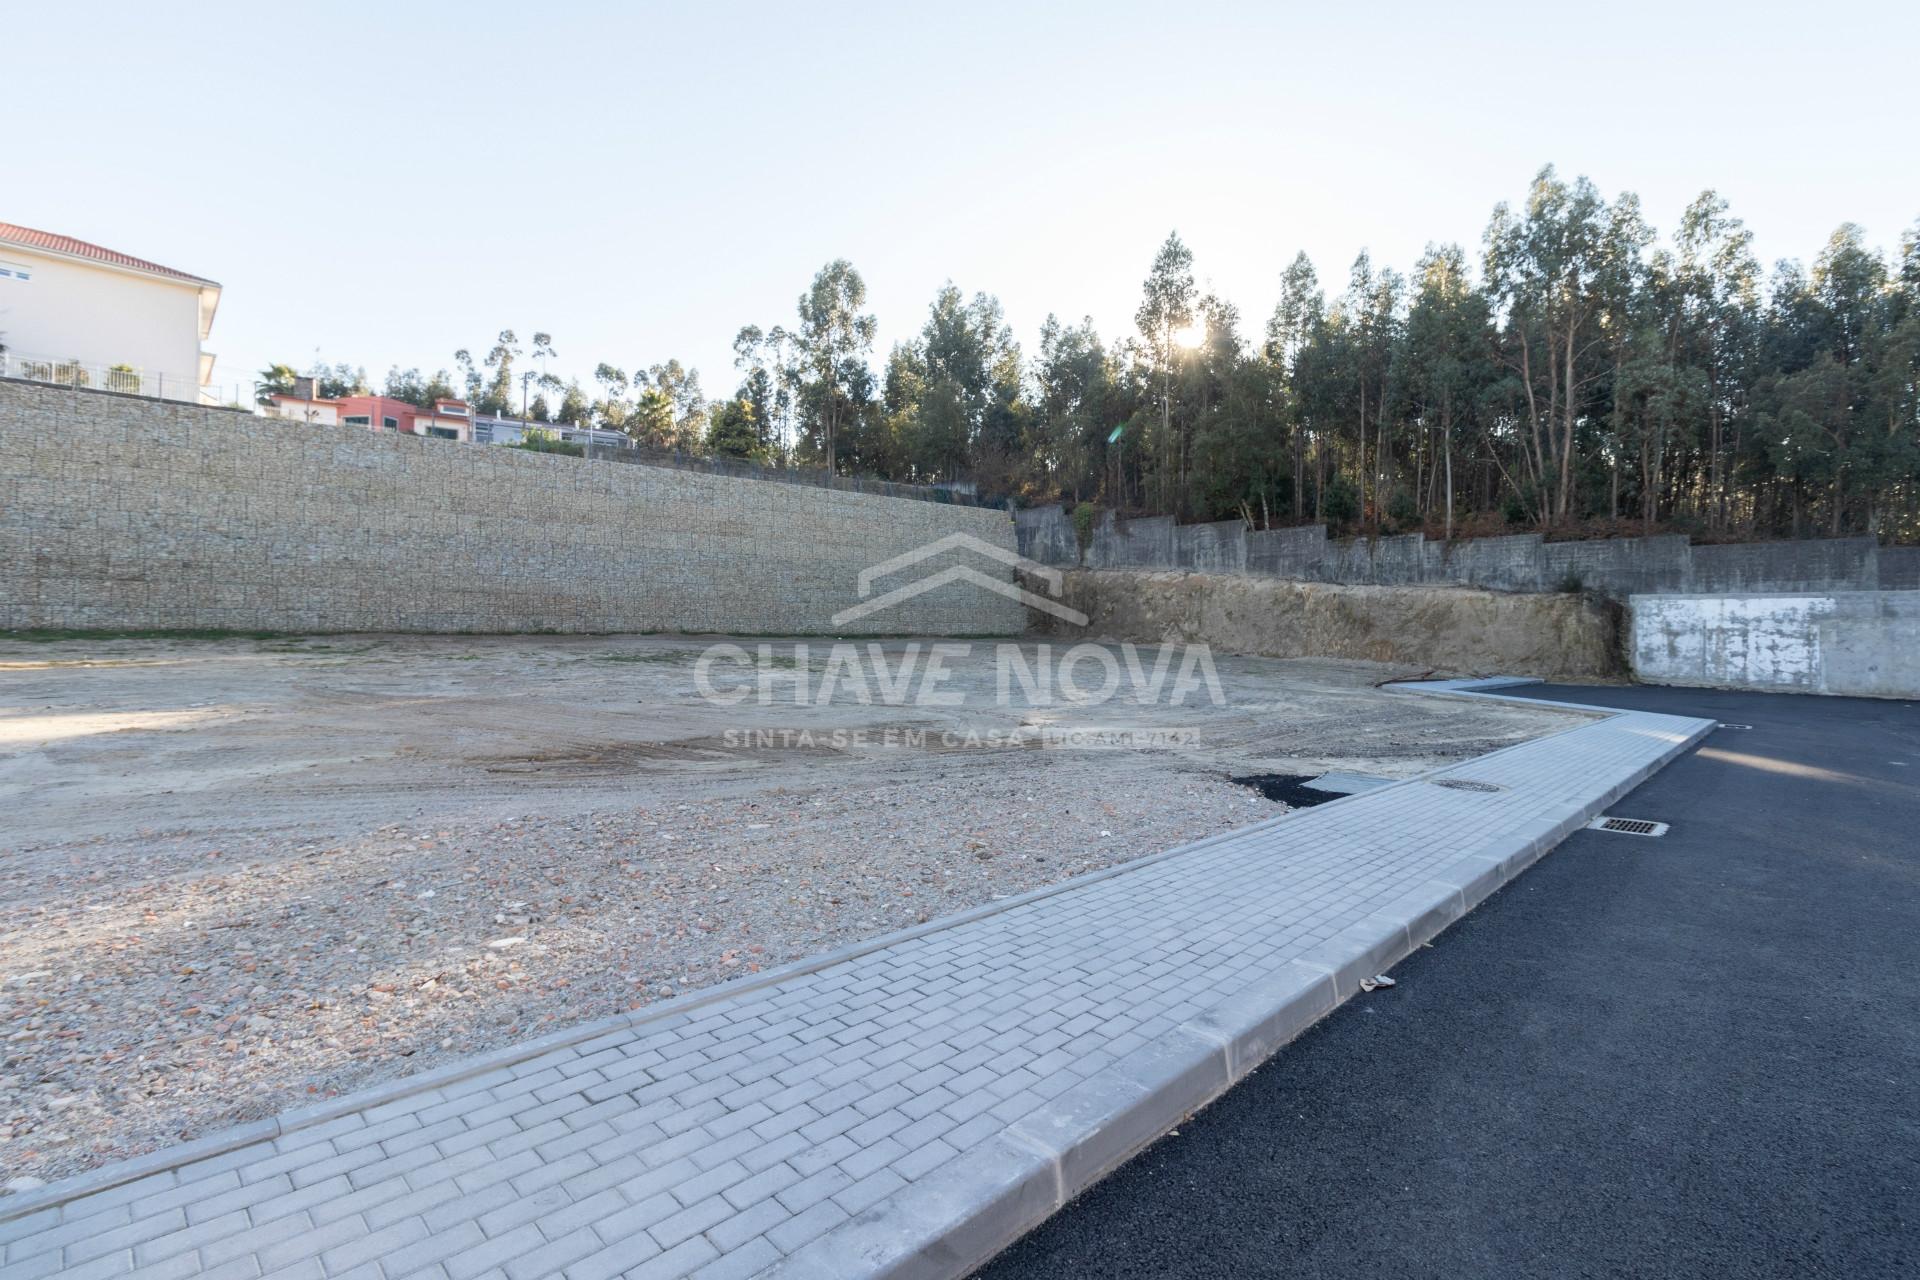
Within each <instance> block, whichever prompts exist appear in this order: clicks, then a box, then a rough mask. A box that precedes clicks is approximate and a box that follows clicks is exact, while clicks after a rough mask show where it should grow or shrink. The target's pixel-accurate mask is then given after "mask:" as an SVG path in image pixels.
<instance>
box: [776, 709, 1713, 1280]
mask: <svg viewBox="0 0 1920 1280" xmlns="http://www.w3.org/2000/svg"><path fill="white" fill-rule="evenodd" d="M1440 683H1442V684H1443V686H1444V687H1442V688H1437V689H1431V690H1429V689H1424V688H1420V687H1419V686H1409V685H1400V686H1390V687H1393V688H1395V689H1396V690H1398V691H1403V692H1419V693H1423V694H1429V695H1430V696H1432V695H1437V696H1450V697H1459V698H1487V699H1492V700H1497V701H1503V702H1523V703H1527V704H1529V705H1532V706H1570V705H1572V704H1564V703H1547V702H1542V701H1541V700H1538V699H1523V698H1512V697H1504V696H1502V695H1499V694H1492V693H1483V692H1478V691H1477V690H1478V689H1481V688H1500V687H1507V686H1510V685H1516V684H1528V683H1533V681H1529V680H1524V679H1515V678H1500V679H1496V680H1490V681H1485V682H1481V681H1446V682H1440ZM1577 709H1581V710H1594V711H1600V712H1604V713H1605V714H1606V716H1607V717H1608V718H1612V717H1614V716H1618V715H1622V714H1630V713H1622V712H1620V711H1618V710H1617V709H1615V708H1607V707H1579V708H1577ZM1666 718H1667V719H1672V720H1675V721H1677V722H1678V723H1680V724H1685V725H1689V726H1690V727H1689V728H1688V730H1687V731H1686V732H1685V733H1684V734H1683V735H1682V736H1680V737H1678V738H1676V739H1675V740H1674V741H1673V742H1672V743H1670V744H1669V745H1668V746H1667V747H1666V748H1665V749H1664V750H1663V751H1662V752H1661V754H1660V755H1659V757H1658V758H1657V759H1655V760H1654V761H1652V762H1651V763H1648V764H1645V765H1641V766H1638V767H1635V768H1633V769H1631V770H1629V771H1628V772H1627V773H1626V774H1624V775H1623V776H1621V777H1619V778H1616V779H1613V780H1612V781H1610V782H1609V783H1608V784H1607V785H1606V786H1605V787H1604V788H1602V789H1601V790H1600V791H1599V792H1598V793H1597V794H1596V795H1595V796H1594V797H1592V798H1591V799H1589V800H1588V801H1586V802H1585V803H1583V804H1581V805H1580V806H1579V807H1578V808H1577V809H1576V810H1575V811H1574V812H1572V813H1570V814H1568V815H1566V816H1564V817H1562V818H1560V819H1558V820H1542V821H1538V822H1534V823H1528V824H1525V825H1523V826H1520V827H1517V828H1514V829H1512V830H1510V831H1508V832H1505V833H1503V834H1502V836H1500V837H1498V838H1495V839H1490V840H1487V841H1483V842H1482V843H1481V844H1480V845H1479V846H1476V847H1473V848H1470V849H1468V850H1465V851H1463V854H1462V856H1461V858H1460V859H1459V860H1458V861H1456V862H1455V863H1453V864H1452V865H1450V866H1448V867H1447V868H1445V869H1444V870H1443V871H1441V872H1440V873H1439V874H1437V875H1436V876H1435V877H1434V878H1433V879H1431V880H1429V881H1428V882H1427V883H1426V884H1424V885H1422V886H1420V887H1419V888H1417V889H1414V890H1411V891H1409V892H1408V893H1406V894H1404V895H1402V897H1401V898H1400V899H1398V900H1397V901H1395V902H1393V903H1391V904H1389V905H1388V906H1386V907H1384V908H1382V909H1380V910H1378V911H1375V912H1373V913H1372V914H1370V915H1368V916H1366V917H1364V918H1362V919H1361V920H1359V921H1357V922H1355V923H1353V924H1350V925H1348V926H1347V927H1346V928H1345V929H1344V930H1342V931H1341V932H1340V933H1338V934H1337V935H1335V936H1334V937H1333V938H1331V939H1329V940H1328V941H1327V942H1325V943H1323V944H1321V946H1320V947H1318V948H1316V949H1315V950H1314V951H1313V952H1310V953H1309V954H1308V955H1306V956H1304V957H1302V958H1301V959H1298V960H1295V961H1293V962H1291V963H1290V964H1288V965H1287V966H1286V967H1285V968H1283V969H1281V970H1280V971H1279V972H1277V973H1275V974H1272V975H1270V976H1268V977H1266V978H1263V979H1262V980H1261V981H1259V982H1257V983H1255V984H1253V985H1252V986H1249V987H1246V988H1244V989H1242V990H1240V991H1238V992H1236V993H1234V994H1233V995H1232V996H1230V997H1228V998H1227V999H1225V1000H1223V1001H1221V1002H1220V1003H1219V1004H1217V1005H1215V1006H1213V1007H1212V1008H1211V1009H1209V1010H1208V1011H1207V1012H1205V1013H1203V1014H1201V1015H1199V1016H1198V1017H1196V1018H1194V1019H1192V1020H1190V1021H1188V1022H1187V1023H1184V1024H1183V1025H1181V1026H1179V1027H1177V1028H1175V1029H1174V1030H1173V1031H1172V1032H1170V1033H1168V1034H1166V1035H1163V1036H1161V1037H1160V1038H1159V1039H1157V1040H1155V1041H1154V1042H1153V1043H1151V1044H1149V1045H1146V1046H1144V1047H1143V1048H1141V1049H1139V1050H1137V1051H1135V1052H1134V1053H1132V1054H1130V1055H1129V1056H1127V1057H1126V1058H1123V1059H1121V1060H1120V1061H1119V1062H1116V1063H1114V1064H1113V1065H1111V1066H1109V1067H1107V1068H1106V1069H1104V1070H1102V1071H1100V1072H1097V1073H1096V1074H1094V1075H1092V1076H1090V1077H1088V1078H1087V1079H1086V1080H1084V1081H1082V1082H1081V1083H1080V1084H1078V1085H1076V1086H1074V1087H1073V1088H1071V1089H1069V1090H1067V1091H1066V1092H1065V1093H1062V1094H1060V1095H1059V1096H1058V1097H1057V1098H1055V1099H1054V1100H1053V1101H1051V1102H1050V1103H1048V1104H1047V1105H1045V1106H1044V1107H1042V1108H1041V1109H1040V1110H1039V1111H1037V1112H1035V1113H1034V1114H1032V1115H1029V1116H1027V1117H1026V1118H1024V1119H1022V1120H1020V1121H1019V1122H1018V1123H1017V1124H1015V1125H1013V1126H1012V1127H1011V1128H1010V1129H1009V1130H1008V1131H1007V1132H1006V1133H1004V1134H1003V1135H1001V1136H1000V1137H999V1138H996V1139H994V1140H993V1141H991V1142H989V1143H987V1144H986V1145H985V1146H984V1147H983V1148H981V1149H980V1150H979V1151H977V1152H975V1153H973V1154H972V1155H970V1156H969V1157H967V1158H965V1159H963V1160H961V1161H957V1162H955V1163H954V1164H953V1165H952V1166H950V1167H949V1168H948V1169H946V1170H944V1171H943V1173H942V1176H940V1177H938V1178H936V1179H928V1180H926V1181H923V1182H918V1183H914V1184H912V1185H910V1186H908V1187H905V1188H903V1189H901V1190H900V1191H898V1192H896V1193H895V1194H894V1195H892V1196H890V1197H888V1198H887V1199H886V1200H883V1201H881V1202H880V1203H879V1204H876V1205H874V1206H872V1207H871V1208H869V1209H867V1210H866V1211H865V1212H863V1213H860V1214H858V1215H856V1216H855V1217H854V1218H853V1219H852V1220H850V1221H848V1222H846V1223H844V1224H842V1225H841V1226H839V1227H837V1228H835V1229H834V1230H833V1231H830V1232H828V1233H827V1234H826V1235H825V1236H822V1237H820V1238H819V1239H817V1240H815V1241H814V1242H813V1243H812V1244H810V1245H809V1246H807V1247H806V1248H804V1249H802V1250H800V1251H799V1252H798V1253H795V1254H792V1255H791V1256H789V1257H787V1258H784V1259H782V1260H781V1261H780V1262H778V1263H776V1264H774V1265H773V1266H771V1267H769V1268H767V1269H766V1270H764V1271H762V1272H760V1273H759V1274H760V1275H761V1276H764V1277H769V1278H777V1280H843V1278H844V1277H849V1276H872V1277H887V1278H888V1280H909V1278H910V1280H951V1278H953V1277H959V1276H965V1275H967V1274H968V1273H970V1272H972V1271H973V1270H975V1269H976V1268H978V1267H980V1266H982V1265H983V1264H985V1263H986V1262H988V1261H989V1260H991V1259H992V1258H993V1257H994V1256H995V1255H996V1254H998V1253H999V1252H1000V1251H1001V1250H1003V1249H1005V1248H1006V1247H1007V1246H1008V1245H1010V1244H1012V1243H1013V1242H1014V1241H1015V1240H1017V1239H1019V1238H1020V1237H1021V1236H1023V1235H1025V1234H1026V1233H1027V1232H1029V1231H1031V1230H1032V1229H1034V1228H1035V1227H1037V1226H1039V1225H1040V1224H1041V1223H1042V1222H1044V1221H1046V1219H1048V1218H1050V1217H1052V1216H1053V1214H1055V1213H1056V1212H1058V1211H1059V1210H1060V1209H1061V1208H1063V1207H1064V1206H1065V1205H1066V1204H1067V1203H1068V1202H1069V1201H1071V1200H1073V1199H1074V1198H1075V1197H1076V1196H1078V1195H1080V1194H1081V1193H1082V1192H1084V1191H1086V1190H1087V1188H1089V1187H1091V1186H1092V1185H1093V1184H1094V1183H1096V1182H1098V1181H1099V1180H1100V1179H1101V1178H1102V1177H1104V1176H1106V1175H1107V1174H1108V1173H1111V1172H1112V1171H1113V1170H1114V1169H1116V1168H1118V1167H1119V1166H1120V1165H1121V1164H1123V1163H1125V1162H1126V1160H1127V1159H1128V1158H1130V1157H1131V1156H1133V1155H1135V1154H1137V1153H1138V1152H1140V1151H1141V1150H1143V1149H1145V1148H1146V1147H1147V1146H1149V1145H1151V1144H1152V1143H1153V1142H1155V1141H1157V1140H1159V1139H1160V1138H1161V1137H1163V1136H1164V1135H1165V1134H1166V1133H1167V1132H1168V1131H1170V1130H1171V1129H1173V1128H1174V1127H1175V1126H1177V1125H1179V1124H1180V1123H1181V1122H1182V1121H1183V1120H1184V1119H1185V1118H1186V1117H1188V1116H1189V1115H1191V1114H1193V1113H1194V1112H1195V1111H1198V1110H1200V1109H1201V1108H1203V1107H1205V1106H1206V1105H1208V1104H1209V1103H1211V1102H1212V1101H1213V1100H1214V1099H1216V1098H1218V1097H1219V1096H1220V1095H1221V1094H1223V1093H1225V1092H1226V1091H1227V1090H1228V1089H1229V1088H1231V1087H1232V1086H1233V1085H1234V1084H1236V1083H1238V1082H1239V1081H1240V1080H1241V1079H1243V1078H1244V1077H1245V1076H1246V1075H1247V1074H1248V1073H1249V1072H1251V1071H1253V1070H1254V1069H1255V1068H1257V1067H1258V1066H1260V1065H1261V1064H1262V1063H1263V1062H1265V1061H1266V1060H1267V1059H1268V1058H1270V1057H1272V1056H1273V1054H1275V1053H1276V1052H1278V1051H1279V1050H1280V1049H1281V1048H1283V1047H1285V1046H1286V1045H1287V1044H1288V1043H1289V1042H1290V1041H1292V1040H1293V1039H1294V1038H1295V1037H1296V1036H1298V1035H1299V1034H1300V1033H1301V1032H1303V1031H1305V1030H1306V1029H1307V1028H1308V1027H1310V1026H1312V1025H1313V1024H1314V1023H1315V1022H1317V1021H1319V1019H1321V1018H1322V1017H1324V1016H1326V1015H1327V1014H1328V1013H1331V1012H1332V1011H1333V1010H1334V1009H1336V1008H1338V1007H1339V1006H1340V1005H1341V1004H1343V1003H1344V1002H1345V1001H1347V1000H1348V999H1350V998H1351V997H1352V996H1354V995H1355V994H1356V993H1357V992H1358V991H1359V984H1360V982H1361V981H1362V980H1363V979H1365V978H1368V977H1371V976H1372V975H1374V974H1377V973H1381V972H1384V971H1386V970H1387V969H1390V968H1391V967H1392V966H1393V965H1394V964H1396V963H1398V962H1399V961H1401V960H1403V959H1405V958H1406V957H1407V956H1408V955H1410V954H1412V953H1413V952H1414V951H1415V950H1417V949H1418V948H1420V947H1421V946H1423V945H1424V944H1426V943H1427V942H1429V941H1431V940H1432V939H1433V938H1434V937H1436V936H1437V935H1439V934H1440V933H1441V932H1442V931H1443V930H1445V929H1446V927H1447V926H1448V925H1450V924H1452V923H1453V922H1454V921H1456V920H1458V919H1459V918H1460V917H1462V916H1464V915H1465V914H1466V913H1467V912H1469V911H1471V910H1472V909H1473V908H1474V907H1475V906H1477V905H1479V904H1480V903H1481V902H1483V901H1485V900H1486V899H1487V898H1488V897H1490V896H1491V895H1492V894H1493V893H1494V892H1495V891H1497V890H1498V889H1500V888H1502V887H1503V886H1505V885H1506V884H1507V883H1508V882H1510V881H1512V880H1513V879H1514V878H1515V877H1517V876H1518V875H1519V874H1520V873H1521V872H1523V871H1525V870H1526V869H1527V868H1528V867H1530V866H1532V865H1533V864H1534V863H1535V862H1537V861H1538V860H1539V859H1540V858H1541V857H1542V856H1544V855H1545V854H1546V853H1547V852H1549V851H1550V850H1552V849H1553V848H1554V847H1555V846H1556V845H1558V844H1559V843H1560V842H1561V841H1563V840H1565V839H1566V838H1567V837H1568V836H1569V835H1571V834H1572V833H1573V832H1574V831H1577V830H1579V829H1580V828H1581V827H1584V826H1585V825H1586V824H1587V823H1588V822H1589V821H1590V820H1592V818H1594V817H1595V816H1596V815H1598V814H1600V813H1601V812H1603V811H1604V810H1605V809H1606V808H1607V807H1608V806H1609V805H1611V804H1612V803H1613V802H1614V801H1615V800H1617V799H1619V798H1620V797H1621V796H1623V795H1625V794H1626V793H1627V792H1629V791H1631V790H1633V788H1635V787H1637V786H1639V785H1640V784H1641V783H1642V782H1644V781H1646V779H1647V778H1649V777H1651V776H1652V775H1653V774H1654V773H1656V772H1658V771H1659V770H1660V769H1661V768H1664V767H1665V766H1666V765H1667V764H1668V763H1670V762H1671V761H1672V760H1674V759H1675V758H1676V757H1678V756H1680V755H1681V754H1683V753H1684V752H1686V751H1688V750H1690V749H1691V748H1692V747H1693V746H1694V745H1695V744H1697V743H1698V742H1699V741H1700V740H1701V739H1702V738H1704V737H1705V736H1706V735H1707V734H1709V733H1711V732H1713V730H1714V729H1716V728H1717V727H1718V725H1717V724H1716V723H1715V722H1713V721H1711V720H1693V721H1688V720H1686V719H1684V718H1682V717H1666ZM1582 727H1584V726H1582ZM1570 732H1571V730H1570ZM1549 736H1552V735H1549ZM1531 741H1533V742H1538V741H1540V739H1533V740H1531ZM1518 745H1519V746H1526V745H1528V744H1527V743H1521V744H1518ZM1514 749H1515V748H1512V747H1509V748H1503V749H1502V751H1499V752H1489V753H1488V755H1486V756H1480V757H1477V758H1476V759H1475V760H1474V761H1471V762H1468V765H1469V767H1470V766H1471V764H1475V763H1478V762H1479V761H1482V760H1485V759H1487V758H1489V757H1490V756H1493V755H1500V754H1504V752H1505V751H1510V750H1514ZM1460 767H1461V766H1459V765H1453V766H1448V770H1453V769H1458V768H1460ZM1433 772H1436V773H1437V772H1442V771H1441V770H1435V771H1433ZM1425 776H1429V775H1423V778H1424V777H1425ZM1421 780H1422V779H1418V778H1417V779H1409V780H1407V781H1406V782H1402V783H1397V784H1394V785H1399V786H1405V785H1412V784H1415V783H1418V782H1420V781H1421ZM1362 794H1365V793H1362ZM1335 803H1338V802H1335Z"/></svg>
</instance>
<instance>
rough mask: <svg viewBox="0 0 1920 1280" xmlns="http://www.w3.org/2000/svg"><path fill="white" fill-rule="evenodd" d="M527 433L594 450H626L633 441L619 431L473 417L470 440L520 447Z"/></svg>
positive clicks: (498, 417) (517, 419)
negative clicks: (538, 433)
mask: <svg viewBox="0 0 1920 1280" xmlns="http://www.w3.org/2000/svg"><path fill="white" fill-rule="evenodd" d="M529 431H544V432H546V433H548V434H549V435H552V436H555V437H557V438H558V439H559V440H560V441H561V443H563V444H589V443H590V444H592V445H593V447H594V448H596V449H629V448H632V447H633V439H632V438H631V437H630V436H627V435H625V434H624V433H622V432H619V431H608V430H606V429H605V428H603V427H576V426H571V425H568V424H567V423H564V422H529V421H527V420H526V419H524V418H503V417H500V416H498V415H497V414H488V413H476V414H475V415H473V438H474V440H475V441H476V442H478V443H480V444H519V443H520V442H521V441H523V440H525V439H526V438H527V433H528V432H529Z"/></svg>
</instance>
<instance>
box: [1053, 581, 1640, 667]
mask: <svg viewBox="0 0 1920 1280" xmlns="http://www.w3.org/2000/svg"><path fill="white" fill-rule="evenodd" d="M1065 579H1066V580H1065V593H1064V595H1063V597H1062V598H1063V599H1064V600H1065V602H1066V603H1067V604H1069V605H1071V606H1072V607H1073V608H1075V609H1078V610H1080V611H1081V612H1082V613H1085V614H1086V615H1087V616H1088V618H1089V620H1090V621H1089V623H1088V625H1087V626H1086V627H1085V628H1079V627H1074V626H1071V625H1069V624H1066V623H1062V622H1056V621H1054V620H1052V619H1049V618H1046V617H1044V616H1043V615H1039V614H1036V615H1035V625H1036V628H1037V629H1040V630H1051V631H1052V633H1053V634H1056V635H1058V636H1060V637H1062V638H1063V639H1065V638H1069V637H1078V638H1083V639H1093V638H1099V639H1109V640H1131V641H1135V642H1136V643H1148V644H1154V643H1159V642H1160V641H1162V640H1164V639H1167V638H1168V637H1172V638H1175V639H1180V640H1187V641H1201V642H1204V643H1206V644H1208V645H1210V646H1212V647H1213V648H1215V649H1218V650H1220V651H1221V652H1223V653H1243V654H1253V655H1257V656H1260V657H1273V658H1303V657H1321V658H1361V659H1366V660H1368V661H1373V662H1396V663H1407V664H1411V665H1414V666H1418V667H1422V668H1427V669H1432V670H1436V671H1445V672H1456V673H1469V674H1491V673H1505V674H1525V675H1537V676H1543V677H1549V678H1556V679H1584V678H1607V677H1612V676H1618V675H1621V674H1623V672H1622V665H1621V661H1620V657H1619V654H1620V646H1619V609H1618V607H1617V606H1614V605H1610V604H1608V603H1607V602H1605V601H1602V600H1598V599H1595V598H1593V597H1590V596H1582V595H1569V594H1564V593H1557V594H1513V593H1507V592H1497V591H1481V590H1475V589H1472V588H1468V587H1375V586H1339V585H1335V584H1331V583H1320V582H1289V581H1283V580H1281V579H1277V578H1265V577H1259V576H1255V575H1252V574H1199V573H1166V572H1161V573H1144V572H1131V573H1128V572H1115V571H1112V570H1084V569H1083V570H1071V571H1069V572H1068V573H1067V574H1066V575H1065Z"/></svg>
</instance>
